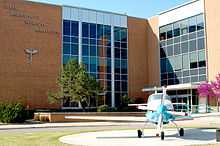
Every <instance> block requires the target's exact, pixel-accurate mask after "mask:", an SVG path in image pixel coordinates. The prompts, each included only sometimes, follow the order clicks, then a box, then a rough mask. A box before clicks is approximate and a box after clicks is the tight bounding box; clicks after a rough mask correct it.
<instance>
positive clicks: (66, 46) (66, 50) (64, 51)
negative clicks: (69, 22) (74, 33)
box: [63, 43, 71, 54]
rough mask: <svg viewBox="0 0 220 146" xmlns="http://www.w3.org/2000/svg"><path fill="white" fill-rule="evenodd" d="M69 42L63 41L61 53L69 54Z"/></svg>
mask: <svg viewBox="0 0 220 146" xmlns="http://www.w3.org/2000/svg"><path fill="white" fill-rule="evenodd" d="M70 47H71V46H70V44H67V43H63V54H70V49H71V48H70Z"/></svg>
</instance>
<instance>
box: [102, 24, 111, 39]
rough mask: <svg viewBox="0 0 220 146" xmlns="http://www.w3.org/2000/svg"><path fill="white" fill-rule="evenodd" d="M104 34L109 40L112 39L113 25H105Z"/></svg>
mask: <svg viewBox="0 0 220 146" xmlns="http://www.w3.org/2000/svg"><path fill="white" fill-rule="evenodd" d="M104 35H105V37H106V39H107V40H111V26H108V25H104Z"/></svg>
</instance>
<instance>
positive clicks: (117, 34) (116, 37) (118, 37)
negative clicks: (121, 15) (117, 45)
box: [114, 27, 121, 41]
mask: <svg viewBox="0 0 220 146" xmlns="http://www.w3.org/2000/svg"><path fill="white" fill-rule="evenodd" d="M114 40H115V41H120V40H121V33H120V28H119V27H114Z"/></svg>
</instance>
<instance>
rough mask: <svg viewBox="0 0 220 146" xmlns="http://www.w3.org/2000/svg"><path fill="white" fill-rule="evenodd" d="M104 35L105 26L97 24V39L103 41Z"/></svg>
mask: <svg viewBox="0 0 220 146" xmlns="http://www.w3.org/2000/svg"><path fill="white" fill-rule="evenodd" d="M103 35H104V28H103V25H101V24H97V39H100V40H101V39H103Z"/></svg>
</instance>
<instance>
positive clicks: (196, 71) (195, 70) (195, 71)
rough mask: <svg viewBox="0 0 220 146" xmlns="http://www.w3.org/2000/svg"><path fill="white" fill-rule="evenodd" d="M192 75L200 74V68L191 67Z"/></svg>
mask: <svg viewBox="0 0 220 146" xmlns="http://www.w3.org/2000/svg"><path fill="white" fill-rule="evenodd" d="M190 75H198V69H191V70H190Z"/></svg>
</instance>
